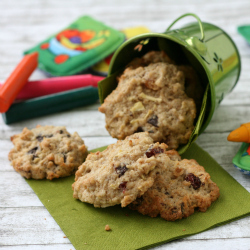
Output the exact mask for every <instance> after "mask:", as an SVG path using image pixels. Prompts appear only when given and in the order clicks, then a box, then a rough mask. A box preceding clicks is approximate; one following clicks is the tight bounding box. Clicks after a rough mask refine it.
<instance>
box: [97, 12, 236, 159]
mask: <svg viewBox="0 0 250 250" xmlns="http://www.w3.org/2000/svg"><path fill="white" fill-rule="evenodd" d="M186 16H192V17H194V18H196V20H197V22H194V23H189V24H186V25H184V26H182V27H181V28H179V29H173V30H172V29H171V28H172V26H173V25H174V24H175V23H176V22H177V21H179V20H180V19H182V18H184V17H186ZM152 50H163V51H165V52H166V53H167V54H168V55H169V56H170V58H172V59H173V60H174V61H175V62H176V64H189V65H191V66H192V67H193V68H194V69H195V70H196V72H197V74H198V76H199V78H200V81H201V84H202V85H203V87H204V89H205V92H204V95H203V102H202V105H201V107H200V112H199V114H198V115H197V119H196V121H195V128H194V130H193V132H192V135H191V137H190V139H189V142H188V143H187V144H186V145H183V146H181V147H179V148H178V152H179V153H180V154H182V153H184V152H185V151H186V150H187V148H188V147H189V146H190V145H191V143H192V142H194V141H195V140H196V139H197V137H198V135H200V134H201V133H202V132H203V131H204V130H205V128H206V127H207V126H208V124H209V122H210V120H211V118H212V116H213V113H214V111H215V108H216V107H218V105H219V104H220V102H221V101H222V100H223V98H224V97H225V96H226V95H227V94H228V93H229V92H231V91H232V89H233V88H234V86H235V85H236V83H237V81H238V79H239V75H240V70H241V62H240V55H239V52H238V49H237V47H236V45H235V44H234V42H233V41H232V39H231V38H230V37H229V35H228V34H226V33H225V32H224V31H223V30H222V29H220V28H219V27H217V26H215V25H213V24H209V23H204V22H201V20H200V19H199V17H197V16H196V15H195V14H191V13H188V14H185V15H182V16H181V17H179V18H178V19H176V20H175V21H174V22H173V23H172V24H171V25H170V26H169V27H168V28H167V30H166V31H165V32H164V33H147V34H142V35H138V36H136V37H134V38H132V39H130V40H128V41H126V42H125V43H124V44H122V45H121V46H120V47H119V48H118V50H117V51H116V52H115V54H114V56H113V57H112V60H111V63H110V68H109V73H108V77H107V78H105V79H104V80H103V81H101V82H99V85H98V88H99V98H100V101H101V103H103V101H104V99H105V98H106V97H107V96H108V95H109V94H110V93H111V92H112V91H113V90H114V89H115V88H116V86H117V80H116V76H117V75H119V74H120V73H121V72H122V71H123V70H124V68H125V66H126V65H127V64H128V63H129V62H131V61H132V60H133V59H134V58H135V57H142V56H143V55H144V54H146V53H147V52H149V51H152Z"/></svg>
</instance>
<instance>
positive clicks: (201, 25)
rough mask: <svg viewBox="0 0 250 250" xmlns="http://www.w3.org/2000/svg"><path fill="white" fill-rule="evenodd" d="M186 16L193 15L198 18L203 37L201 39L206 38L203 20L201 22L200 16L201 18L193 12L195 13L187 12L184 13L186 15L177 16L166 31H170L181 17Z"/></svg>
mask: <svg viewBox="0 0 250 250" xmlns="http://www.w3.org/2000/svg"><path fill="white" fill-rule="evenodd" d="M186 16H193V17H194V18H196V20H197V21H198V23H199V26H200V31H201V38H200V41H202V42H203V41H204V39H205V35H204V30H203V26H202V22H201V20H200V18H199V17H198V16H196V15H195V14H193V13H187V14H184V15H182V16H180V17H179V18H177V19H176V20H175V21H173V22H172V24H170V26H169V27H168V28H167V30H166V31H169V30H170V29H171V28H172V26H173V25H174V24H175V23H177V22H178V21H179V20H180V19H182V18H184V17H186Z"/></svg>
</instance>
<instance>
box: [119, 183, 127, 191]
mask: <svg viewBox="0 0 250 250" xmlns="http://www.w3.org/2000/svg"><path fill="white" fill-rule="evenodd" d="M126 187H127V181H123V182H121V183H120V185H119V188H120V189H122V191H123V192H124V191H125V190H126Z"/></svg>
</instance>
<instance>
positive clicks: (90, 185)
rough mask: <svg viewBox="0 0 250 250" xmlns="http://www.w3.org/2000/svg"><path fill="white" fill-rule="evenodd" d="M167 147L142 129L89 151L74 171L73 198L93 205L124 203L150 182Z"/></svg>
mask: <svg viewBox="0 0 250 250" xmlns="http://www.w3.org/2000/svg"><path fill="white" fill-rule="evenodd" d="M166 148H167V145H166V144H161V145H160V144H159V143H153V139H152V138H151V137H150V136H149V134H148V133H146V132H145V133H135V134H133V135H131V136H128V137H127V138H126V139H125V140H119V141H117V143H115V144H112V145H109V146H108V148H107V149H105V150H104V151H103V152H97V153H91V154H89V155H88V157H87V159H86V161H85V162H84V163H83V164H82V165H81V166H80V167H79V169H78V170H77V172H76V177H75V182H74V183H73V185H72V189H73V191H74V193H73V196H74V198H76V199H79V200H81V201H83V202H87V203H91V204H93V205H94V206H95V207H108V206H113V205H116V204H121V206H122V207H125V206H127V205H128V204H130V203H131V202H133V201H134V200H135V199H136V198H137V197H139V196H142V195H143V194H144V193H145V192H146V191H147V190H148V189H149V188H150V187H151V186H152V185H153V183H154V178H155V174H154V173H153V170H154V168H155V166H156V165H157V158H158V156H159V155H160V154H163V153H164V152H165V150H166ZM152 173H153V174H152Z"/></svg>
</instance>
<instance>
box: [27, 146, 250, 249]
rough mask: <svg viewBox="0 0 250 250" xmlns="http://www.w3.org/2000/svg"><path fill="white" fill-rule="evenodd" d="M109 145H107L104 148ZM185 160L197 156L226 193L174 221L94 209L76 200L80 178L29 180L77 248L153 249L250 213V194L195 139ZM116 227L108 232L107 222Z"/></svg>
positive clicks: (116, 208)
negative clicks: (74, 186) (75, 184)
mask: <svg viewBox="0 0 250 250" xmlns="http://www.w3.org/2000/svg"><path fill="white" fill-rule="evenodd" d="M103 149H105V147H104V148H101V149H99V150H100V151H101V150H103ZM182 158H190V159H196V160H197V161H198V162H199V163H200V164H201V165H202V166H204V167H205V169H206V171H207V172H208V173H209V174H210V175H211V178H212V180H213V181H214V182H216V183H217V185H218V186H219V188H220V194H221V195H220V197H219V199H218V200H217V201H215V202H214V203H213V204H212V205H211V207H210V208H209V209H208V210H207V211H206V212H205V213H202V212H195V213H194V214H193V215H191V216H189V217H188V218H185V219H182V220H179V221H175V222H168V221H165V220H163V219H161V218H160V217H157V218H151V217H148V216H144V215H142V214H139V213H138V212H137V211H132V210H130V209H128V208H121V207H120V206H119V205H117V206H113V207H108V208H94V206H93V205H91V204H87V203H82V202H80V201H79V200H75V199H74V198H73V196H72V195H73V191H72V188H71V185H72V183H73V182H74V176H71V177H67V178H61V179H57V180H53V181H49V180H27V182H28V183H29V185H30V186H31V187H32V188H33V190H34V191H35V193H36V194H37V195H38V197H39V199H40V200H41V201H42V203H43V204H44V206H45V207H46V208H47V209H48V211H49V212H50V214H51V215H52V216H53V217H54V219H55V221H56V222H57V223H58V225H59V226H60V227H61V229H62V230H63V232H64V233H65V235H66V236H67V237H68V238H69V240H70V241H71V243H72V244H73V245H74V247H75V248H76V249H103V250H104V249H108V250H110V249H147V248H150V247H154V246H157V245H160V244H163V243H166V242H169V241H171V240H175V239H179V238H183V237H186V236H189V235H193V234H196V233H199V232H202V231H205V230H208V229H210V228H213V227H216V226H220V225H222V224H225V223H228V222H230V221H233V220H236V219H239V218H242V217H244V216H247V215H249V214H250V193H249V192H248V191H247V190H246V189H244V188H243V187H242V186H241V185H240V184H239V183H238V182H237V181H236V180H235V179H234V178H232V177H231V176H230V175H229V174H228V173H227V172H226V171H225V170H223V168H222V167H221V166H220V165H219V164H218V163H217V162H216V161H215V160H214V159H212V157H211V156H210V155H209V154H208V153H207V152H205V151H204V150H202V149H201V148H200V147H199V146H198V145H196V144H195V143H194V144H192V146H191V147H190V148H189V149H188V150H187V151H186V153H184V154H183V155H182ZM107 224H108V225H109V226H110V228H111V229H112V230H111V231H105V229H104V228H105V225H107Z"/></svg>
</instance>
